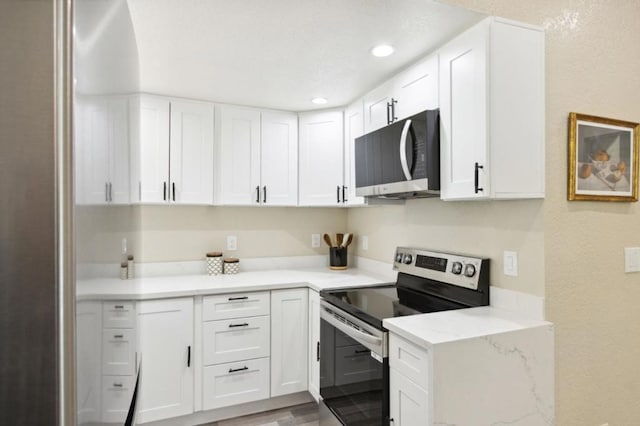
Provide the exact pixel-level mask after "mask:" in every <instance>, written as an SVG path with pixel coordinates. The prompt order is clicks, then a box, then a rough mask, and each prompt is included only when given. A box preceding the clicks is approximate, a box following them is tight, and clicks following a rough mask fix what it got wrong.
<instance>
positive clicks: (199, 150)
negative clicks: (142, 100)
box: [169, 100, 214, 204]
mask: <svg viewBox="0 0 640 426" xmlns="http://www.w3.org/2000/svg"><path fill="white" fill-rule="evenodd" d="M213 121H214V117H213V105H211V104H207V103H197V102H185V101H175V100H174V101H171V137H170V141H171V143H170V146H171V151H170V161H171V164H170V168H169V170H170V177H171V199H172V200H173V201H175V202H178V203H183V204H211V203H213Z"/></svg>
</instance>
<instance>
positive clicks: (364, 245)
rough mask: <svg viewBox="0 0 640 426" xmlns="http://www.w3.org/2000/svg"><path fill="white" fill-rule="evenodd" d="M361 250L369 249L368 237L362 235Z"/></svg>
mask: <svg viewBox="0 0 640 426" xmlns="http://www.w3.org/2000/svg"><path fill="white" fill-rule="evenodd" d="M361 240H362V250H369V237H367V236H366V235H363V236H362V238H361Z"/></svg>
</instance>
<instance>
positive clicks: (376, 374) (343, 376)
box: [335, 345, 383, 386]
mask: <svg viewBox="0 0 640 426" xmlns="http://www.w3.org/2000/svg"><path fill="white" fill-rule="evenodd" d="M335 363H336V364H335V365H336V367H335V371H336V380H335V385H336V386H342V385H346V384H349V383H357V382H366V381H368V380H372V379H380V378H382V370H383V368H382V364H381V363H379V362H378V361H376V360H375V359H373V358H372V357H371V351H370V350H368V349H367V348H365V347H364V346H362V345H352V346H343V347H340V348H336V357H335Z"/></svg>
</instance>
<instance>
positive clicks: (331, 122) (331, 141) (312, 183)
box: [299, 111, 344, 206]
mask: <svg viewBox="0 0 640 426" xmlns="http://www.w3.org/2000/svg"><path fill="white" fill-rule="evenodd" d="M299 124H300V129H299V130H300V147H299V148H300V164H299V167H300V170H299V185H300V187H299V193H300V196H299V203H300V205H301V206H340V205H342V186H343V185H344V177H343V160H344V159H343V156H344V149H343V138H344V134H343V113H342V111H322V112H309V113H303V114H300V121H299Z"/></svg>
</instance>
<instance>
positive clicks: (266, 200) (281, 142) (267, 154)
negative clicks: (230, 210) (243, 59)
mask: <svg viewBox="0 0 640 426" xmlns="http://www.w3.org/2000/svg"><path fill="white" fill-rule="evenodd" d="M218 123H219V124H218V129H219V135H218V142H217V146H218V153H219V155H217V156H216V157H217V158H218V159H219V161H218V167H217V170H218V171H219V178H218V179H216V182H217V184H216V202H217V203H219V204H231V205H262V204H264V205H288V206H290V205H296V203H297V148H298V126H297V116H296V115H295V114H292V113H280V112H266V111H264V112H261V111H259V110H255V109H250V108H242V107H236V106H230V105H222V106H220V107H219V114H218Z"/></svg>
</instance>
